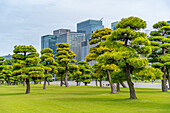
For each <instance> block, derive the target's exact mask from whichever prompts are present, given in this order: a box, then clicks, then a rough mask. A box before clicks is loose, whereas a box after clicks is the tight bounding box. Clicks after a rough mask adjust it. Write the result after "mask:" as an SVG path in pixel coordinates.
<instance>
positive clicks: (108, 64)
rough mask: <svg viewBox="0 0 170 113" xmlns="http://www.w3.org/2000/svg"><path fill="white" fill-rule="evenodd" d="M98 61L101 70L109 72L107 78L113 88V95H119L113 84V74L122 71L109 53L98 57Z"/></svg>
mask: <svg viewBox="0 0 170 113" xmlns="http://www.w3.org/2000/svg"><path fill="white" fill-rule="evenodd" d="M97 61H98V63H99V64H98V65H99V66H100V67H101V69H102V70H104V71H106V72H107V78H108V81H109V84H110V86H111V94H116V93H117V91H116V86H115V84H114V83H113V82H112V78H111V73H112V72H119V71H120V69H119V67H118V66H117V65H115V64H114V63H113V62H114V60H111V59H110V56H109V52H105V53H104V54H102V55H100V56H99V57H97Z"/></svg>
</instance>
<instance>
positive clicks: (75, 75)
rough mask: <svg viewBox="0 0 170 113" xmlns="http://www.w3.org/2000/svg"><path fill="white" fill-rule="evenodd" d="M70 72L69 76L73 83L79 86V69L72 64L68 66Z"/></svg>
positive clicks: (80, 73)
mask: <svg viewBox="0 0 170 113" xmlns="http://www.w3.org/2000/svg"><path fill="white" fill-rule="evenodd" d="M69 68H70V70H69V74H70V76H71V79H72V80H75V82H76V83H77V86H79V83H80V82H81V75H82V72H80V70H79V69H80V67H79V66H78V65H75V64H72V65H70V66H69Z"/></svg>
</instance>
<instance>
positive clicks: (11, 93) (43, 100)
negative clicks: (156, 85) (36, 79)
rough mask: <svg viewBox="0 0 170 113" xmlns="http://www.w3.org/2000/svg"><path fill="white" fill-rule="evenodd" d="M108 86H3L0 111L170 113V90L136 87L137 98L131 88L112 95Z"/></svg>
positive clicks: (0, 88)
mask: <svg viewBox="0 0 170 113" xmlns="http://www.w3.org/2000/svg"><path fill="white" fill-rule="evenodd" d="M109 92H110V88H109V87H103V88H100V87H90V86H86V87H83V86H78V87H76V86H70V87H68V88H65V87H59V86H56V85H50V86H47V89H46V90H43V89H42V85H31V93H30V94H25V87H23V86H1V87H0V113H140V112H142V113H170V93H169V92H168V93H162V92H161V90H160V89H145V88H137V89H136V94H137V97H138V99H135V100H133V99H129V93H128V89H121V92H119V94H113V95H111V94H110V93H109Z"/></svg>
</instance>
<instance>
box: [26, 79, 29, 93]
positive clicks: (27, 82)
mask: <svg viewBox="0 0 170 113" xmlns="http://www.w3.org/2000/svg"><path fill="white" fill-rule="evenodd" d="M26 84H27V89H26V94H29V93H30V81H29V79H26Z"/></svg>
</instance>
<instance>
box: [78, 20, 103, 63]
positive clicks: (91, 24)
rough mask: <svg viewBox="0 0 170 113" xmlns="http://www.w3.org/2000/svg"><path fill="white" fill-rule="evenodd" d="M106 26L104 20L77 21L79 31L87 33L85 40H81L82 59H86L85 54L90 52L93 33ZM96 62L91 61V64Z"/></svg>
mask: <svg viewBox="0 0 170 113" xmlns="http://www.w3.org/2000/svg"><path fill="white" fill-rule="evenodd" d="M102 28H104V26H103V23H102V20H86V21H83V22H80V23H77V32H79V33H85V41H83V42H81V50H82V51H81V56H82V57H81V60H85V56H87V55H88V54H89V49H90V47H92V46H90V45H89V41H90V40H91V35H92V33H93V32H95V31H96V29H102ZM94 63H95V62H93V61H92V62H90V65H93V64H94Z"/></svg>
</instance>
